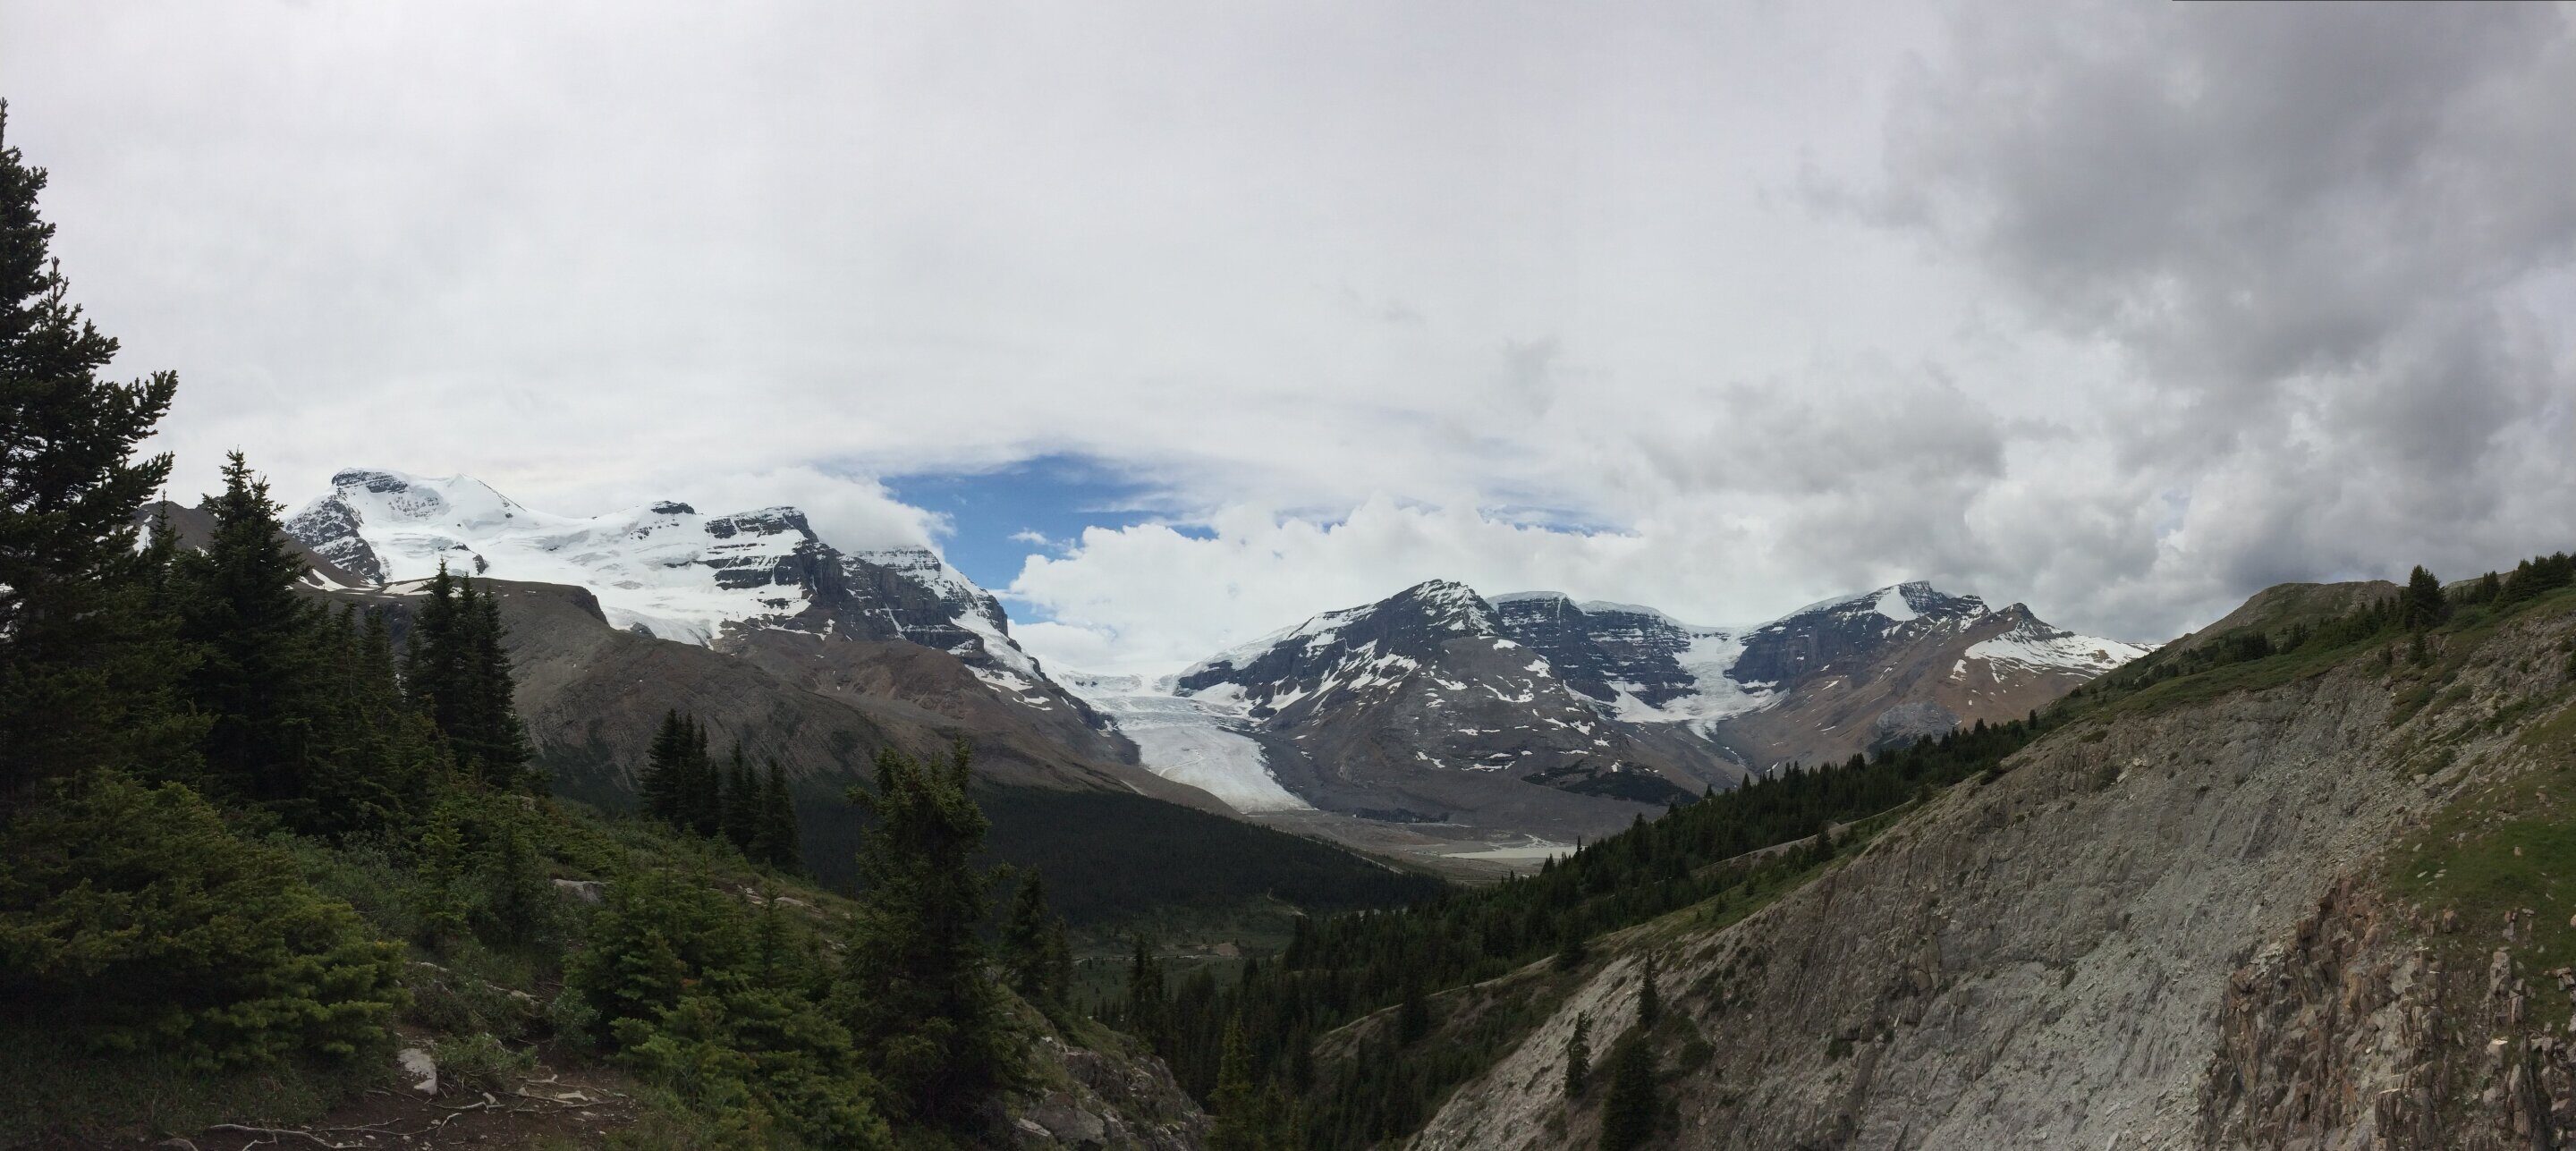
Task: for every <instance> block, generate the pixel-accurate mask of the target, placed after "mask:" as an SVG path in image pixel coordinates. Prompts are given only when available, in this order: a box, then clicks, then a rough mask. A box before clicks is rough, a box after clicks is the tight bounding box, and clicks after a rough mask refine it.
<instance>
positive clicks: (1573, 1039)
mask: <svg viewBox="0 0 2576 1151" xmlns="http://www.w3.org/2000/svg"><path fill="white" fill-rule="evenodd" d="M1591 1076H1592V1017H1591V1016H1589V1015H1577V1016H1575V1017H1574V1034H1572V1035H1569V1036H1566V1038H1565V1097H1566V1099H1567V1100H1569V1101H1571V1100H1575V1099H1580V1098H1582V1097H1583V1088H1584V1085H1585V1084H1586V1083H1587V1082H1588V1081H1589V1080H1590V1078H1591Z"/></svg>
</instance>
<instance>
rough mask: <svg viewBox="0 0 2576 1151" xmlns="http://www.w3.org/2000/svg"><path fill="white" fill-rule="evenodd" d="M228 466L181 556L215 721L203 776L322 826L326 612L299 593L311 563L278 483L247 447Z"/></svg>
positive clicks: (182, 603) (201, 703)
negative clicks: (298, 546) (319, 785)
mask: <svg viewBox="0 0 2576 1151" xmlns="http://www.w3.org/2000/svg"><path fill="white" fill-rule="evenodd" d="M223 476H224V490H223V492H222V493H221V494H219V495H217V496H214V497H212V498H211V499H209V500H208V502H207V510H208V511H210V512H212V513H213V515H214V521H215V523H214V529H213V532H212V534H211V536H210V537H209V538H208V539H207V541H206V546H205V547H204V548H202V549H200V550H198V551H193V552H188V553H184V554H182V555H181V556H179V558H178V560H177V582H178V584H179V587H180V589H181V590H180V596H179V613H180V635H181V637H182V638H183V639H185V640H186V641H187V642H188V643H189V644H190V645H191V646H192V647H194V648H195V649H196V651H197V653H198V660H197V665H196V667H195V668H194V669H193V671H192V672H191V673H190V675H189V677H188V696H189V700H190V702H191V703H192V704H194V705H195V707H196V708H197V710H199V711H200V712H202V713H204V714H206V715H208V716H211V717H213V721H214V722H213V725H212V727H211V728H210V729H209V730H208V731H207V732H206V738H205V744H204V749H205V776H204V781H203V782H204V783H205V784H206V786H207V788H208V789H209V790H210V791H211V792H213V793H214V794H217V795H222V796H228V797H231V798H234V799H239V800H246V801H249V802H251V803H255V804H259V805H261V806H264V807H267V808H269V809H271V810H273V811H276V812H277V813H278V814H280V815H282V816H284V817H286V819H287V820H288V821H289V822H290V823H293V824H295V825H297V826H299V827H303V828H306V829H314V828H316V827H318V826H322V825H325V824H327V823H329V822H332V821H330V820H327V819H326V818H325V817H324V816H323V814H322V813H320V812H319V811H317V810H316V809H315V807H314V804H313V802H312V799H311V797H310V796H309V795H308V793H307V784H308V782H309V781H308V779H307V775H308V773H310V772H311V771H312V770H313V769H314V767H315V753H316V752H317V750H318V749H317V747H316V742H317V740H316V736H317V734H318V733H317V728H319V727H320V726H321V725H322V724H324V723H325V722H327V721H326V718H325V716H324V712H325V711H326V710H327V709H328V707H329V705H328V703H327V702H326V698H325V693H326V692H327V691H328V689H329V684H328V682H327V681H326V680H325V679H324V678H323V675H322V669H323V667H324V664H323V660H322V656H323V652H322V650H321V644H320V642H319V641H320V640H321V639H322V627H321V621H320V619H319V618H318V616H319V610H318V609H317V608H315V607H313V606H312V605H310V604H308V603H306V602H305V601H304V600H303V599H302V598H300V597H298V596H297V595H296V594H295V582H296V579H297V577H299V576H301V575H303V573H304V561H303V560H302V559H301V558H300V557H298V556H297V555H295V554H294V553H293V552H290V551H288V550H287V548H286V544H285V543H284V541H283V529H282V526H281V525H280V524H279V522H278V518H277V513H278V511H279V508H278V505H277V503H276V502H275V501H273V500H271V499H269V497H268V482H267V481H266V480H264V479H262V478H260V477H258V476H255V475H253V474H251V470H250V465H249V464H248V463H246V462H245V461H244V460H243V459H242V454H241V453H240V452H233V453H230V454H229V455H227V456H226V457H225V463H224V471H223Z"/></svg>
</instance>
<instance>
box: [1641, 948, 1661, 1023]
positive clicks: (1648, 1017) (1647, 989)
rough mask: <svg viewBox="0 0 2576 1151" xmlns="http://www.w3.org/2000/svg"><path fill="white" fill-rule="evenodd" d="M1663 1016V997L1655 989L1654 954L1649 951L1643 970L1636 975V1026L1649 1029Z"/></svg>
mask: <svg viewBox="0 0 2576 1151" xmlns="http://www.w3.org/2000/svg"><path fill="white" fill-rule="evenodd" d="M1663 1014H1664V1000H1663V995H1662V993H1661V992H1660V991H1659V990H1658V989H1657V988H1656V987H1655V953H1654V952H1652V951H1649V952H1647V953H1646V958H1645V964H1644V970H1642V971H1640V972H1638V973H1637V1025H1638V1026H1640V1027H1648V1028H1651V1027H1653V1026H1654V1025H1655V1023H1656V1021H1657V1020H1659V1019H1661V1018H1662V1017H1663Z"/></svg>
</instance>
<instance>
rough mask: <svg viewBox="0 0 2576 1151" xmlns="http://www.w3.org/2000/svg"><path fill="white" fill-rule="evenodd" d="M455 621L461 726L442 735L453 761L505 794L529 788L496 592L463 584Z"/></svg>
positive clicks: (523, 730) (522, 727) (524, 734)
mask: <svg viewBox="0 0 2576 1151" xmlns="http://www.w3.org/2000/svg"><path fill="white" fill-rule="evenodd" d="M457 620H458V623H459V625H460V626H461V629H462V632H463V634H462V636H461V637H460V643H459V646H460V647H461V648H462V649H463V651H462V656H461V658H462V660H463V664H464V669H463V670H464V675H463V684H462V686H461V688H460V693H461V694H462V696H463V697H464V708H463V712H464V715H463V724H464V726H463V730H461V731H458V730H451V731H449V733H448V737H449V738H450V739H452V740H454V741H456V742H457V743H458V744H460V745H461V746H460V748H459V751H458V756H459V758H461V759H464V760H466V761H468V762H470V763H471V764H472V767H473V770H474V772H475V775H476V776H477V777H478V778H480V779H482V780H483V781H484V782H485V783H487V784H490V785H491V786H493V787H495V788H499V789H502V790H505V791H518V790H529V789H531V788H532V787H533V786H534V784H535V783H536V780H535V779H534V778H533V777H532V773H531V772H530V770H529V768H528V760H529V754H528V728H527V725H526V724H525V723H523V722H521V720H520V719H519V705H518V702H517V700H516V699H515V698H514V694H515V693H514V688H515V686H516V684H517V677H516V675H514V674H513V671H512V669H511V666H510V654H509V652H508V651H506V650H504V649H503V647H502V641H503V640H504V639H506V638H508V635H509V629H508V628H507V627H506V626H505V625H504V624H503V623H502V622H501V597H500V593H498V592H496V591H494V590H493V589H491V588H489V587H484V588H480V589H478V588H476V587H475V586H474V581H472V580H466V581H464V589H463V594H462V596H461V597H460V600H459V604H458V609H457Z"/></svg>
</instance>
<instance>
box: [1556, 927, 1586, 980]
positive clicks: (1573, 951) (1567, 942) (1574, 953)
mask: <svg viewBox="0 0 2576 1151" xmlns="http://www.w3.org/2000/svg"><path fill="white" fill-rule="evenodd" d="M1591 955H1592V951H1591V948H1590V947H1588V946H1587V945H1586V944H1585V943H1584V940H1583V929H1582V928H1580V927H1576V926H1575V925H1573V924H1571V923H1569V924H1567V925H1566V926H1565V931H1564V939H1563V941H1562V942H1561V943H1559V944H1558V945H1557V949H1556V969H1557V970H1559V971H1572V970H1574V969H1575V968H1577V967H1581V966H1583V961H1584V960H1585V959H1588V958H1590V957H1591Z"/></svg>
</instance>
